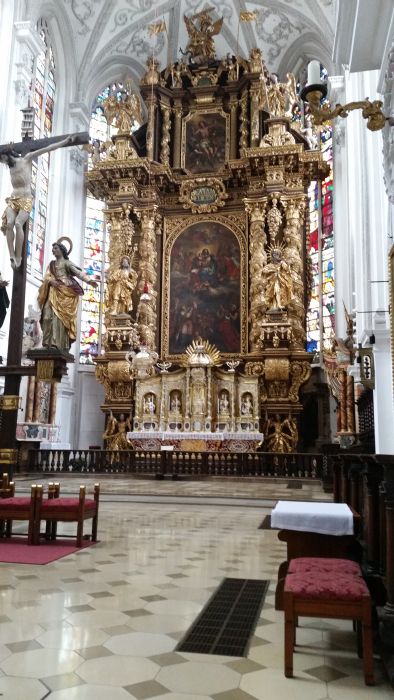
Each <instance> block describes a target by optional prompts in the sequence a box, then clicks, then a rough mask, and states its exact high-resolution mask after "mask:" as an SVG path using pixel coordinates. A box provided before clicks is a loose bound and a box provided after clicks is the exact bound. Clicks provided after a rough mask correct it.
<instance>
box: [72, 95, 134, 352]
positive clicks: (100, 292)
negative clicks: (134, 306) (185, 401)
mask: <svg viewBox="0 0 394 700" xmlns="http://www.w3.org/2000/svg"><path fill="white" fill-rule="evenodd" d="M124 93H125V88H124V86H123V84H122V83H114V84H112V85H107V87H105V88H104V90H102V91H101V92H100V94H99V95H98V96H97V98H96V100H95V103H94V105H93V109H92V114H91V119H90V127H89V133H90V138H91V142H92V144H93V147H94V151H95V157H100V147H101V145H102V144H103V143H105V141H107V140H108V139H109V138H110V137H111V136H113V135H114V134H116V133H117V129H116V128H115V127H114V126H110V125H108V124H107V120H106V118H105V116H104V109H103V101H104V100H105V99H107V97H108V96H109V95H116V96H117V98H118V99H119V100H120V99H121V97H122V95H124ZM139 126H140V125H139V124H137V123H136V122H135V123H134V125H133V128H132V130H135V129H137V128H138V127H139ZM91 167H93V159H92V156H90V159H89V168H91ZM104 207H105V202H102V201H100V200H98V199H95V198H94V197H91V196H90V195H87V197H86V221H85V242H84V260H83V268H84V270H86V272H88V273H91V274H95V275H96V277H98V276H100V277H101V283H100V284H99V285H98V287H97V288H96V289H93V288H92V287H90V286H88V285H84V297H83V301H82V314H81V333H80V343H79V362H80V363H81V364H84V365H91V364H93V358H94V357H95V356H96V355H97V354H98V353H99V351H100V348H101V337H102V335H103V333H104V310H103V300H104V271H105V268H106V266H107V264H108V256H107V253H108V246H107V243H106V240H105V229H104V213H103V209H104Z"/></svg>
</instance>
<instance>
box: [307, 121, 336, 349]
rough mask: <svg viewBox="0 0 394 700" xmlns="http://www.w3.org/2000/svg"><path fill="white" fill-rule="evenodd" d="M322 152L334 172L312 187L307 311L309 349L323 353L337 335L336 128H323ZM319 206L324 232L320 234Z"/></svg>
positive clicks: (309, 191) (310, 195)
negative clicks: (334, 143)
mask: <svg viewBox="0 0 394 700" xmlns="http://www.w3.org/2000/svg"><path fill="white" fill-rule="evenodd" d="M320 139H321V151H322V154H323V158H324V160H325V161H326V162H327V163H328V164H329V166H330V173H329V175H328V177H327V178H326V179H325V180H324V181H323V183H322V186H321V198H320V203H319V187H318V183H317V182H312V183H311V185H310V187H309V190H308V197H309V232H310V233H309V255H310V264H311V277H312V295H311V301H310V305H309V309H308V313H307V350H308V351H309V352H320V351H321V350H323V348H325V347H326V348H328V347H329V346H330V345H331V343H332V339H333V336H334V334H335V276H334V227H333V208H332V200H333V177H332V128H331V126H325V127H324V128H322V130H321V134H320ZM319 205H320V215H321V234H320V235H319Z"/></svg>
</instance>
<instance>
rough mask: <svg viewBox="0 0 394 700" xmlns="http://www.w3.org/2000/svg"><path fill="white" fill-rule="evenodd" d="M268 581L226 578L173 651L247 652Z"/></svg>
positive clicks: (205, 652) (236, 654)
mask: <svg viewBox="0 0 394 700" xmlns="http://www.w3.org/2000/svg"><path fill="white" fill-rule="evenodd" d="M268 584H269V581H261V580H258V579H244V578H225V579H224V580H223V581H222V583H221V584H220V586H219V588H218V589H217V590H216V591H215V593H214V594H213V595H212V596H211V598H210V599H209V601H208V603H207V604H206V606H205V607H204V609H203V610H202V611H201V613H200V614H199V616H198V617H197V619H196V621H195V622H194V623H193V624H192V626H191V627H190V629H189V630H188V631H187V632H186V634H185V636H184V637H183V639H181V641H180V642H179V644H178V646H177V647H176V651H187V652H192V653H195V654H220V655H223V656H246V653H247V651H248V648H249V642H250V639H251V637H252V635H253V632H254V629H255V627H256V623H257V620H258V618H259V615H260V610H261V608H262V606H263V603H264V599H265V595H266V592H267V589H268Z"/></svg>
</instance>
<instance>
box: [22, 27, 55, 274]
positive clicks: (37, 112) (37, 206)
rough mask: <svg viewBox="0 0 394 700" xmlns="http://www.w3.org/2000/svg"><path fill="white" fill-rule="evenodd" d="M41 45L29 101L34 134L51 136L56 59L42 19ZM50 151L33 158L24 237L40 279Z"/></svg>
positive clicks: (29, 266)
mask: <svg viewBox="0 0 394 700" xmlns="http://www.w3.org/2000/svg"><path fill="white" fill-rule="evenodd" d="M38 30H39V33H40V37H41V39H42V41H43V43H44V48H43V50H42V51H41V53H40V54H39V55H38V56H37V59H36V61H35V67H34V76H33V80H32V90H31V94H32V102H33V107H34V122H33V137H34V138H35V139H40V138H45V137H48V136H51V134H52V127H53V109H54V100H55V91H56V82H55V62H54V58H53V51H52V48H51V46H50V43H49V35H48V27H47V24H46V22H45V21H44V20H40V22H39V24H38ZM49 164H50V154H49V153H44V154H43V155H42V156H40V158H39V159H38V162H34V161H33V167H32V193H33V209H32V211H31V213H30V217H29V227H28V238H27V271H28V272H29V273H30V274H31V275H33V277H37V278H39V279H40V278H41V277H42V272H43V263H44V248H45V232H46V224H47V204H48V180H49Z"/></svg>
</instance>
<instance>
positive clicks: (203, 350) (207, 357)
mask: <svg viewBox="0 0 394 700" xmlns="http://www.w3.org/2000/svg"><path fill="white" fill-rule="evenodd" d="M185 355H186V357H185V364H186V365H189V367H190V366H193V367H201V366H202V365H203V366H205V367H211V366H213V365H219V364H220V352H219V350H218V349H217V348H216V347H215V346H214V345H212V343H209V342H208V340H203V339H202V338H197V339H196V340H193V342H192V343H191V344H190V345H189V346H188V347H187V348H186V350H185Z"/></svg>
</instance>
